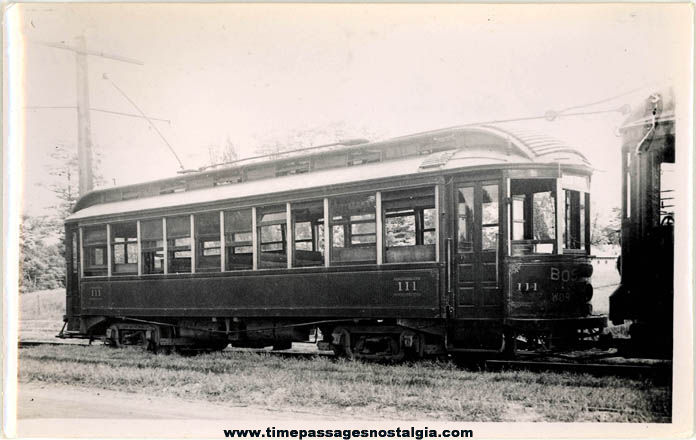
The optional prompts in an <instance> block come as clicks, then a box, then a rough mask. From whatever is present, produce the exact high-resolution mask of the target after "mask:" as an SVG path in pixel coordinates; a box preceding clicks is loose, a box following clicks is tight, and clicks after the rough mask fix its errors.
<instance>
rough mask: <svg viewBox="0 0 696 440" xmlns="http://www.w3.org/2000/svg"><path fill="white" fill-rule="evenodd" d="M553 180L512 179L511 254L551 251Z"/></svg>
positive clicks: (552, 238) (554, 208)
mask: <svg viewBox="0 0 696 440" xmlns="http://www.w3.org/2000/svg"><path fill="white" fill-rule="evenodd" d="M555 189H556V180H555V179H513V180H511V181H510V193H511V194H510V196H511V198H512V213H511V214H512V215H511V218H512V254H513V255H526V254H551V253H553V252H554V248H555V242H556V196H555Z"/></svg>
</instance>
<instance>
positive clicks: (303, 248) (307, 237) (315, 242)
mask: <svg viewBox="0 0 696 440" xmlns="http://www.w3.org/2000/svg"><path fill="white" fill-rule="evenodd" d="M292 222H293V231H294V232H293V240H294V248H293V253H292V256H293V262H292V265H293V267H305V266H323V265H324V246H323V240H322V241H320V240H319V237H320V235H321V236H322V237H323V229H324V202H323V201H322V200H320V201H314V202H305V203H293V204H292Z"/></svg>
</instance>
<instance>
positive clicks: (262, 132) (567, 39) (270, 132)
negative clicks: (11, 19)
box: [13, 4, 691, 215]
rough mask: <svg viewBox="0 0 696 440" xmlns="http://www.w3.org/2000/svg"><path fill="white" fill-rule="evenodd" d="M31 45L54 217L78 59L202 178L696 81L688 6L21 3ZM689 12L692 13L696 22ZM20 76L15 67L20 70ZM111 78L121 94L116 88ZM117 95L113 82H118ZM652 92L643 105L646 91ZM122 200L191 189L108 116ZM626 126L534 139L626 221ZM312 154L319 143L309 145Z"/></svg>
mask: <svg viewBox="0 0 696 440" xmlns="http://www.w3.org/2000/svg"><path fill="white" fill-rule="evenodd" d="M15 6H16V7H19V8H21V11H22V14H21V18H20V23H19V28H20V29H21V32H22V37H23V41H24V57H23V59H22V61H23V62H24V72H25V90H24V101H25V106H26V107H27V108H26V109H25V114H24V118H25V124H26V125H25V130H26V134H25V139H26V146H25V151H24V198H23V200H24V211H25V212H27V213H29V214H34V215H39V214H44V213H47V212H49V211H48V209H47V207H49V206H51V205H53V204H55V200H53V199H52V194H51V193H50V192H49V191H47V190H46V189H45V188H44V187H42V185H44V186H45V185H46V184H47V183H49V182H50V181H51V179H52V178H51V177H50V176H49V175H48V174H47V170H48V169H50V168H51V167H52V166H55V161H52V160H51V158H50V153H51V151H53V149H55V147H56V146H57V145H62V146H64V147H65V148H67V149H69V150H73V151H75V150H76V145H77V119H76V111H75V110H74V109H71V108H68V109H56V108H51V109H48V108H40V109H39V108H34V107H39V106H40V107H46V106H51V107H62V106H65V107H71V106H75V103H76V72H75V54H74V53H72V52H70V51H67V50H61V49H56V48H54V47H49V46H47V45H46V44H45V43H63V44H67V45H74V44H75V39H76V37H77V36H79V35H84V37H85V39H86V42H87V43H86V44H87V48H88V49H89V50H93V51H99V52H104V53H108V54H114V55H119V56H122V57H128V58H132V59H137V60H139V61H141V62H142V63H143V65H142V66H140V65H135V64H129V63H123V62H118V61H114V60H110V59H105V58H101V57H97V56H90V57H88V66H89V67H88V69H89V70H88V79H89V94H90V104H91V107H93V108H100V109H107V110H110V111H116V112H122V113H131V114H133V113H137V110H136V109H135V108H134V107H133V105H132V104H131V103H130V102H129V101H128V100H127V99H125V98H124V97H123V95H121V94H120V93H119V91H118V90H117V89H116V87H115V86H114V85H113V84H116V85H117V86H118V88H120V89H121V90H123V92H124V93H125V94H126V95H127V96H128V97H129V98H130V99H131V100H132V101H133V102H135V103H136V105H137V106H138V107H139V108H141V109H142V111H143V112H145V113H146V114H147V115H148V116H150V117H153V118H161V119H166V120H169V121H170V122H169V123H167V122H155V124H157V128H158V129H159V130H160V131H161V133H162V134H163V135H164V137H165V138H166V139H167V141H168V143H169V144H171V146H172V147H173V148H174V149H175V150H176V152H177V154H178V155H179V156H180V157H181V159H182V161H183V162H184V165H185V167H186V168H197V167H200V166H203V165H206V164H207V162H208V160H209V153H208V150H209V147H211V146H218V147H219V146H221V145H223V144H224V143H225V142H226V140H227V139H229V140H230V141H231V142H232V143H233V144H234V145H235V148H236V150H237V153H238V154H239V155H240V157H247V156H251V155H254V154H255V153H254V152H255V150H257V149H259V148H260V147H262V146H264V145H268V144H274V143H280V144H282V143H284V142H287V140H288V139H290V138H292V137H293V136H295V135H297V133H312V134H313V135H311V136H307V137H306V139H305V141H306V142H317V143H322V142H333V141H336V140H339V139H345V138H354V137H367V138H370V139H384V138H388V137H392V136H398V135H405V134H409V133H416V132H420V131H425V130H431V129H437V128H443V127H449V126H454V125H460V124H467V123H474V122H485V121H491V120H501V119H509V118H518V117H527V116H535V115H543V114H545V113H546V112H547V111H549V110H561V109H565V108H568V107H572V106H577V105H583V104H588V103H594V102H597V101H601V100H604V99H606V98H611V97H616V96H618V97H617V98H616V99H612V100H609V101H607V102H604V103H600V104H596V105H592V106H589V107H583V108H581V109H579V110H577V111H604V110H615V109H618V108H619V107H621V106H622V105H624V104H630V103H632V104H633V105H635V103H636V102H640V101H642V100H643V99H645V98H646V97H647V95H648V94H649V93H650V92H652V91H653V90H654V89H655V88H656V87H659V86H662V85H664V84H665V83H669V82H673V81H675V78H683V77H684V74H685V72H684V71H683V69H684V68H685V66H687V65H688V64H689V63H690V47H689V46H688V44H687V43H688V40H686V39H685V35H688V33H687V29H688V26H689V23H690V18H691V15H690V14H691V12H687V13H685V12H686V11H687V10H688V11H690V9H688V5H683V4H682V5H668V4H657V5H648V4H633V5H630V4H623V5H603V4H594V5H578V4H566V5H524V6H523V5H465V4H440V5H415V4H398V5H397V4H382V5H367V4H342V5H338V4H333V5H327V4H302V5H290V4H205V5H203V4H200V5H188V4H149V5H147V4H145V5H142V4H116V5H114V4H106V5H86V4H43V5H42V4H20V5H15ZM684 6H686V8H685V7H684ZM13 61H16V60H13ZM104 74H108V77H109V79H110V80H106V79H104ZM111 81H113V84H112V82H111ZM636 89H637V90H636ZM90 116H91V130H92V140H93V143H94V149H95V151H96V152H97V154H98V155H99V156H100V157H101V174H102V175H103V176H104V180H105V182H106V184H107V185H114V184H117V185H125V184H131V183H136V182H143V181H148V180H153V179H156V178H163V177H169V176H173V175H175V173H176V171H177V170H178V164H177V161H176V159H175V158H174V156H173V155H172V154H171V152H170V151H169V150H168V148H167V146H166V145H165V143H164V142H163V141H162V140H161V139H160V138H159V137H158V135H157V133H156V132H155V131H154V130H153V129H152V128H150V127H149V126H148V123H147V121H145V120H143V119H139V118H133V117H126V116H117V115H113V114H107V113H101V112H95V111H93V112H91V113H90ZM625 117H626V116H624V115H622V114H621V113H619V112H613V113H600V114H595V115H587V116H582V117H577V116H576V117H561V118H558V119H556V120H554V121H547V120H544V119H542V120H538V121H532V122H529V121H527V122H523V123H520V124H522V125H524V126H525V127H528V128H532V129H534V130H537V131H540V132H544V133H547V134H550V135H553V136H556V137H558V138H560V139H562V140H564V141H566V142H568V143H569V144H570V145H573V146H574V147H576V148H578V149H579V150H580V151H582V152H583V153H584V154H585V155H586V156H587V157H588V158H589V159H590V161H591V162H592V164H593V166H594V167H595V170H596V171H595V174H594V177H593V188H592V190H593V194H594V195H593V197H594V202H593V205H594V209H596V210H597V211H598V212H603V213H606V212H608V211H609V210H610V208H611V207H614V206H619V205H620V177H619V176H620V173H619V169H620V146H621V144H620V138H619V137H618V136H617V135H616V130H617V128H618V127H619V126H620V125H621V123H622V121H623V120H624V119H625ZM307 146H309V145H307Z"/></svg>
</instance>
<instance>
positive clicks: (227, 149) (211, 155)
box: [208, 136, 238, 165]
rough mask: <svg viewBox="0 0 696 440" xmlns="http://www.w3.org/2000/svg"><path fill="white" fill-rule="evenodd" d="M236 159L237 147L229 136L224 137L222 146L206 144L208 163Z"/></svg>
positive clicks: (221, 162)
mask: <svg viewBox="0 0 696 440" xmlns="http://www.w3.org/2000/svg"><path fill="white" fill-rule="evenodd" d="M237 159H238V156H237V149H236V147H235V146H234V144H233V143H232V141H231V140H230V138H229V136H228V137H227V138H226V139H225V145H224V146H222V147H220V146H217V145H209V146H208V165H220V164H224V163H230V162H234V161H236V160H237Z"/></svg>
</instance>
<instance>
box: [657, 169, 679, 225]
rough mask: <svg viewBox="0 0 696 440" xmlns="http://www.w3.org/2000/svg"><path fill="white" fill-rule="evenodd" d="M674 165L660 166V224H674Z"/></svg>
mask: <svg viewBox="0 0 696 440" xmlns="http://www.w3.org/2000/svg"><path fill="white" fill-rule="evenodd" d="M675 175H676V173H675V166H674V163H670V162H662V163H661V164H660V224H661V225H672V224H674V189H675V188H676V187H677V185H676V181H677V179H676V177H675Z"/></svg>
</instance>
